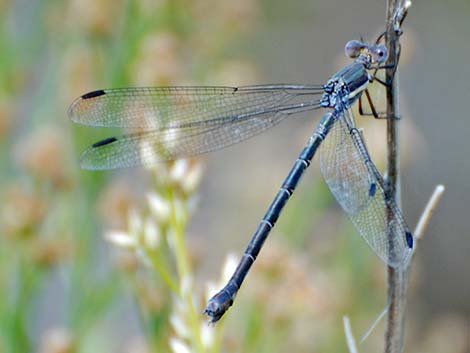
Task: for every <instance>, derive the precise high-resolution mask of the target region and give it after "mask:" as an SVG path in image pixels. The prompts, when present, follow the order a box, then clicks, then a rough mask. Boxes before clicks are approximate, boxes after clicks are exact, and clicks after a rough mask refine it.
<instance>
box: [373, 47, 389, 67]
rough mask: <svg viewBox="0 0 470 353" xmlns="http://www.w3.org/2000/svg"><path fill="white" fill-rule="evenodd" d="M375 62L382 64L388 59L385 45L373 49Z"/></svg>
mask: <svg viewBox="0 0 470 353" xmlns="http://www.w3.org/2000/svg"><path fill="white" fill-rule="evenodd" d="M374 54H375V60H376V61H377V62H378V63H384V62H385V61H387V58H388V51H387V48H386V47H385V45H382V44H380V45H377V46H375V48H374Z"/></svg>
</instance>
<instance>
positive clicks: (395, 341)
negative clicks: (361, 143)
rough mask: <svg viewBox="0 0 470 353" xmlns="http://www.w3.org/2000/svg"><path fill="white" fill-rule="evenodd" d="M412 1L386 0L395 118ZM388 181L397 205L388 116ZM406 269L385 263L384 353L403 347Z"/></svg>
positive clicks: (393, 122) (394, 147) (395, 154)
mask: <svg viewBox="0 0 470 353" xmlns="http://www.w3.org/2000/svg"><path fill="white" fill-rule="evenodd" d="M410 5H411V2H409V1H403V0H388V1H387V14H386V32H385V44H386V46H387V49H388V53H389V59H388V60H389V61H388V63H389V64H394V66H395V67H394V68H393V69H387V71H386V82H390V83H391V84H390V86H389V87H387V95H386V97H387V112H386V113H387V116H389V117H396V118H398V117H399V116H400V115H399V101H398V70H397V68H396V65H397V64H398V60H399V57H400V42H399V38H400V35H401V23H402V22H403V20H404V18H405V16H406V14H407V9H408V8H409V6H410ZM387 147H388V153H387V173H386V174H387V180H386V181H387V182H386V194H387V195H389V197H393V198H395V200H396V202H397V204H398V205H400V204H401V198H400V159H399V147H400V145H399V120H398V119H395V118H391V119H388V120H387ZM408 270H409V267H407V268H405V269H395V268H392V267H390V266H389V267H388V271H387V272H388V279H387V285H388V297H389V310H388V314H387V318H386V321H387V328H386V332H385V353H401V352H402V351H403V338H404V321H405V320H404V319H405V309H406V294H407V288H408V286H407V284H406V282H407V280H406V278H407V276H405V272H407V271H408Z"/></svg>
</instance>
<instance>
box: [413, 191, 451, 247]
mask: <svg viewBox="0 0 470 353" xmlns="http://www.w3.org/2000/svg"><path fill="white" fill-rule="evenodd" d="M444 191H445V187H444V185H437V186H436V188H435V189H434V192H433V193H432V195H431V197H430V198H429V201H428V203H427V204H426V207H425V208H424V211H423V213H422V214H421V217H420V218H419V221H418V224H417V225H416V228H415V231H414V233H413V234H414V236H415V239H416V240H421V238H422V237H423V234H424V231H425V230H426V228H427V227H428V224H429V221H430V220H431V217H432V215H433V213H434V210H435V209H436V207H437V204H438V203H439V201H440V200H441V198H442V195H444Z"/></svg>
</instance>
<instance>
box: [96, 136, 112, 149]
mask: <svg viewBox="0 0 470 353" xmlns="http://www.w3.org/2000/svg"><path fill="white" fill-rule="evenodd" d="M115 141H117V138H115V137H108V138H107V139H104V140H101V141H98V142H96V143H94V144H93V145H92V146H91V147H93V148H96V147H101V146H105V145H109V144H110V143H113V142H115Z"/></svg>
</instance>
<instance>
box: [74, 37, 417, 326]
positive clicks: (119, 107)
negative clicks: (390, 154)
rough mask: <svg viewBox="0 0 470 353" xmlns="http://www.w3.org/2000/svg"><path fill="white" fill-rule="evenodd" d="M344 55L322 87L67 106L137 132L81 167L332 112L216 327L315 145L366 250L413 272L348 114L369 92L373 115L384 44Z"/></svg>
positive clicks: (190, 150)
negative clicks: (373, 93) (342, 64)
mask: <svg viewBox="0 0 470 353" xmlns="http://www.w3.org/2000/svg"><path fill="white" fill-rule="evenodd" d="M346 54H347V55H348V56H349V57H350V58H352V59H354V61H353V62H352V63H351V64H349V65H348V66H346V67H344V68H343V69H341V70H340V71H338V72H337V73H336V74H335V75H334V76H332V78H331V79H330V80H328V82H327V83H326V84H324V85H294V84H292V85H291V84H279V85H260V86H245V87H151V88H150V87H149V88H122V89H105V90H97V91H93V92H90V93H87V94H85V95H83V96H81V97H79V98H78V99H77V100H75V102H74V103H73V104H72V106H71V107H70V110H69V115H70V118H71V119H72V120H73V121H74V122H76V123H79V124H83V125H89V126H94V127H120V128H127V129H131V130H133V132H131V133H128V134H126V135H123V136H116V137H110V138H107V139H105V140H102V141H99V142H97V143H95V144H94V145H92V146H91V147H90V148H89V149H87V150H86V151H85V152H84V154H83V156H82V158H81V165H82V167H83V168H85V169H112V168H121V167H132V166H139V165H146V164H152V163H155V162H157V161H166V160H172V159H177V158H184V157H189V156H194V155H197V154H200V153H205V152H209V151H213V150H217V149H220V148H223V147H226V146H229V145H232V144H235V143H238V142H240V141H243V140H245V139H247V138H249V137H251V136H254V135H256V134H258V133H260V132H262V131H264V130H266V129H268V128H270V127H272V126H274V125H276V124H278V123H279V122H281V121H282V120H284V119H285V118H287V117H288V116H290V115H292V114H295V113H299V112H305V111H311V110H314V109H318V108H326V109H328V112H327V113H326V114H325V115H324V116H323V118H322V120H321V122H320V124H319V125H318V127H317V129H316V131H315V132H314V133H313V135H312V136H311V138H310V139H309V141H308V143H307V145H306V146H305V148H304V149H303V151H302V152H301V153H300V155H299V157H298V159H297V160H296V161H295V163H294V166H293V167H292V169H291V171H290V172H289V174H288V176H287V177H286V179H285V180H284V182H283V184H282V186H281V188H280V189H279V191H278V193H277V194H276V196H275V198H274V200H273V202H272V203H271V205H270V206H269V208H268V210H267V212H266V214H265V216H264V217H263V219H262V221H261V222H260V224H259V226H258V228H257V229H256V231H255V233H254V235H253V237H252V239H251V241H250V243H249V245H248V247H247V249H246V250H245V253H244V255H243V257H242V259H241V261H240V263H239V264H238V267H237V269H236V270H235V272H234V274H233V276H232V278H231V279H230V280H229V282H228V283H227V285H226V286H225V287H224V288H223V289H222V290H221V291H219V292H218V293H217V294H216V295H215V296H214V297H212V298H211V300H210V301H209V303H208V305H207V308H206V310H205V312H206V313H207V314H208V315H209V316H210V317H211V321H212V322H215V321H218V320H219V319H220V318H221V317H222V315H223V314H224V313H225V312H226V311H227V309H228V308H229V307H230V306H231V305H232V303H233V300H234V298H235V295H236V293H237V291H238V290H239V288H240V286H241V284H242V282H243V280H244V278H245V277H246V275H247V273H248V271H249V269H250V267H251V265H252V264H253V263H254V261H255V259H256V257H257V256H258V254H259V252H260V250H261V247H262V246H263V243H264V241H265V240H266V238H267V236H268V234H269V232H270V231H271V229H272V228H273V227H274V225H275V223H276V221H277V219H278V217H279V215H280V213H281V211H282V209H283V208H284V206H285V205H286V203H287V201H288V200H289V198H290V196H291V195H292V193H293V192H294V190H295V188H296V186H297V184H298V182H299V180H300V178H301V176H302V174H303V173H304V171H305V170H306V169H307V167H308V166H309V165H310V162H311V160H312V158H313V156H314V154H315V153H316V151H317V149H318V148H319V147H320V167H321V171H322V173H323V176H324V178H325V180H326V182H327V184H328V186H329V188H330V190H331V192H332V193H333V195H334V196H335V198H336V199H337V200H338V202H339V203H340V205H341V206H342V208H343V209H344V211H345V212H346V213H347V214H348V215H349V217H350V218H351V220H352V222H353V223H354V225H355V226H356V228H357V229H358V231H359V233H360V234H361V235H362V237H363V238H364V239H365V240H366V242H367V243H368V245H369V246H370V247H371V248H372V249H373V251H374V252H375V253H376V254H377V255H378V256H379V257H380V258H381V259H382V260H383V261H384V262H386V263H387V264H388V265H390V266H392V267H396V268H401V267H404V266H405V265H406V264H407V262H408V260H409V258H410V255H411V253H412V251H413V236H412V234H411V232H410V230H409V228H408V226H407V225H406V223H405V220H404V218H403V216H402V213H401V211H400V209H399V208H398V206H397V204H396V203H395V201H394V200H393V199H391V198H389V197H388V196H387V195H386V194H385V190H384V189H385V186H384V180H383V178H382V176H381V174H380V172H379V171H378V170H377V168H376V167H375V165H374V164H373V162H372V160H371V158H370V156H369V153H368V151H367V148H366V144H365V141H364V139H363V137H362V134H361V132H360V131H359V130H358V129H357V128H356V125H355V121H354V116H353V113H352V111H351V109H350V108H351V105H352V104H354V103H355V102H356V101H357V100H360V99H361V96H362V94H363V93H364V92H365V93H366V94H365V96H366V98H367V100H368V101H369V103H370V104H371V108H372V102H371V99H370V95H369V92H368V91H367V87H368V85H369V83H370V82H372V81H374V80H378V79H377V78H376V77H375V73H376V72H377V70H378V69H382V68H384V67H385V64H384V63H385V61H386V60H387V50H386V48H385V47H384V46H383V45H381V44H378V43H375V44H367V43H364V42H361V41H350V42H348V43H347V45H346ZM371 72H372V73H371ZM372 110H373V111H374V112H375V110H374V109H373V108H372ZM375 114H376V113H375Z"/></svg>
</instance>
